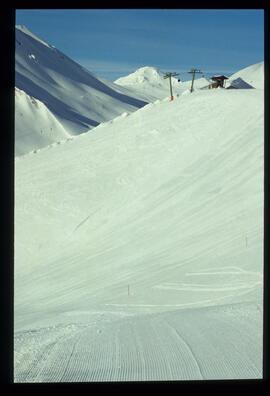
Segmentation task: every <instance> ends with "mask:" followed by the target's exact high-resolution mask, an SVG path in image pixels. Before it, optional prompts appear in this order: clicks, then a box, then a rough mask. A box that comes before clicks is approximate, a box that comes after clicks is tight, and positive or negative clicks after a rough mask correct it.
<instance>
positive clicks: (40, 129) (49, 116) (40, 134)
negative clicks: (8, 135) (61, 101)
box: [15, 88, 70, 156]
mask: <svg viewBox="0 0 270 396" xmlns="http://www.w3.org/2000/svg"><path fill="white" fill-rule="evenodd" d="M15 103H16V106H15V142H16V143H15V155H16V156H18V155H23V154H26V153H29V152H30V151H33V150H37V149H40V148H42V147H46V146H48V145H50V144H53V143H54V142H56V141H61V140H66V139H68V138H70V135H69V134H68V133H67V132H66V130H65V129H64V127H63V126H62V124H61V123H60V122H59V121H58V120H57V118H56V117H55V116H54V115H53V113H52V112H51V111H50V110H49V109H48V108H47V107H46V106H45V105H44V103H42V102H40V101H39V100H37V99H35V98H33V97H30V96H29V95H27V94H26V93H25V92H24V91H21V90H20V89H18V88H16V89H15Z"/></svg>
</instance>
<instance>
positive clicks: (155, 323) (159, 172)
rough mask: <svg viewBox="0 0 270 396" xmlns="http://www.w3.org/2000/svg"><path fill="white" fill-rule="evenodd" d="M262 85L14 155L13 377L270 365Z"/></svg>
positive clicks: (177, 375)
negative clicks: (265, 319)
mask: <svg viewBox="0 0 270 396" xmlns="http://www.w3.org/2000/svg"><path fill="white" fill-rule="evenodd" d="M263 100H264V98H263V91H261V90H256V89H251V90H211V91H210V90H205V91H203V90H202V91H196V92H194V93H193V94H191V95H183V96H180V97H179V98H177V99H176V100H175V101H173V102H170V101H168V100H164V101H156V102H155V103H154V104H152V103H151V104H149V105H147V106H145V107H143V108H142V109H140V110H138V111H136V112H133V113H132V114H130V115H128V114H127V113H124V114H122V116H120V117H118V118H116V119H114V120H112V121H109V122H106V123H103V124H100V125H99V126H98V127H96V128H95V129H94V130H93V132H94V133H92V132H91V133H88V134H82V135H79V136H77V137H75V138H74V139H73V140H72V141H67V142H66V143H63V144H60V145H56V146H54V147H48V148H44V149H42V150H40V151H39V152H38V153H36V154H34V153H33V154H29V155H26V156H24V157H18V158H17V159H16V172H15V175H16V188H15V194H16V199H15V202H16V206H15V381H16V382H46V381H47V382H58V381H60V382H61V381H65V382H68V381H73V382H76V381H117V380H119V381H129V380H138V381H140V380H170V379H177V380H181V379H187V380H188V379H192V380H197V379H217V378H218V379H235V378H261V377H262V282H263V273H262V270H263V155H264V147H263V132H264V119H263V111H264V110H263Z"/></svg>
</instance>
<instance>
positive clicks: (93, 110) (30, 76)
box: [16, 26, 146, 134]
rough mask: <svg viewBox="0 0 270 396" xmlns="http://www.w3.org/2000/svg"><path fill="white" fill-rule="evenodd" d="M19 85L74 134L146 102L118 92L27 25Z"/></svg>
mask: <svg viewBox="0 0 270 396" xmlns="http://www.w3.org/2000/svg"><path fill="white" fill-rule="evenodd" d="M16 86H17V87H18V88H19V89H20V90H23V91H25V92H26V93H27V94H28V95H30V96H32V97H35V98H37V99H39V100H40V101H42V102H43V103H44V104H45V105H46V106H47V107H48V109H49V110H50V111H51V112H52V113H53V115H54V116H55V117H56V118H57V119H58V121H59V122H61V124H62V125H63V127H64V128H65V129H66V131H67V132H68V133H70V134H79V133H81V132H86V131H87V130H89V129H91V128H92V127H94V126H97V125H98V124H99V123H100V122H104V121H108V120H110V119H112V118H114V117H116V116H118V115H119V114H121V113H122V112H126V111H128V112H132V111H134V110H136V109H137V108H139V107H142V106H144V105H145V104H146V103H145V102H143V101H141V100H138V99H135V98H133V97H130V96H127V95H125V94H122V93H121V92H117V91H115V90H114V89H113V88H111V87H110V86H108V85H106V83H105V82H104V81H100V80H99V79H98V78H96V77H94V75H92V74H91V73H90V72H89V71H88V70H86V69H85V68H83V67H82V66H80V65H79V64H77V63H76V62H74V61H73V60H72V59H70V58H69V57H67V56H66V55H64V54H63V53H62V52H61V51H59V50H57V49H56V48H55V47H53V46H51V45H49V44H47V43H46V42H44V41H43V40H41V39H39V38H38V37H36V36H35V35H34V34H33V33H31V32H29V30H28V29H27V28H25V27H24V26H17V27H16Z"/></svg>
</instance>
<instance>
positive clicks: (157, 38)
mask: <svg viewBox="0 0 270 396" xmlns="http://www.w3.org/2000/svg"><path fill="white" fill-rule="evenodd" d="M263 18H264V17H263V10H179V9H176V10H169V9H167V10H163V9H154V10H150V9H149V10H147V9H141V10H140V9H136V10H135V9H133V10H132V9H131V10H128V9H125V10H117V9H114V10H109V9H107V10H106V9H102V10H17V12H16V24H19V25H25V26H26V27H27V28H28V29H29V30H31V31H32V32H33V33H34V34H36V35H37V36H39V37H41V38H42V39H44V40H45V41H47V42H48V43H50V44H52V45H54V46H55V47H56V48H58V49H59V50H61V51H62V52H64V53H65V54H66V55H68V56H70V57H71V58H72V59H74V60H75V61H77V62H79V63H80V64H81V65H83V66H85V67H86V68H88V69H89V70H90V71H92V72H93V73H95V74H96V75H97V76H100V77H104V78H107V79H109V80H115V79H116V78H118V77H121V76H124V75H127V74H129V73H131V72H133V71H135V70H136V69H137V68H139V67H142V66H155V67H157V68H159V69H161V70H163V71H173V72H174V71H175V72H178V73H180V77H181V78H182V79H183V80H186V79H190V77H189V76H190V75H188V74H187V73H186V71H188V70H189V69H190V68H191V67H196V68H199V69H201V70H202V71H203V72H204V73H205V75H206V76H207V74H208V73H209V74H213V73H215V74H216V73H226V74H232V73H234V72H235V71H237V70H239V69H241V68H244V67H246V66H249V65H251V64H254V63H257V62H261V61H262V60H263V59H264V22H263Z"/></svg>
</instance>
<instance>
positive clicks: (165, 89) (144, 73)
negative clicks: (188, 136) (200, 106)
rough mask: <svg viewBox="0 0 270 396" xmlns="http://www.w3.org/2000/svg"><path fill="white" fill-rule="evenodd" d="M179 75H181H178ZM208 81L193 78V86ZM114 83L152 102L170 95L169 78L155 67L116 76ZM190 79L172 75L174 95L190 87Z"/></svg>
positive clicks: (146, 67)
mask: <svg viewBox="0 0 270 396" xmlns="http://www.w3.org/2000/svg"><path fill="white" fill-rule="evenodd" d="M180 77H181V76H180ZM207 83H208V81H207V80H206V79H204V78H199V79H197V80H195V85H194V88H195V89H196V88H201V87H202V86H205V85H206V84H207ZM115 84H117V85H120V86H121V87H124V88H126V89H128V90H129V91H127V92H130V95H131V94H133V96H135V97H137V98H140V99H142V100H146V101H148V102H154V101H155V100H159V99H164V98H166V97H170V86H169V80H168V79H164V74H163V73H162V72H161V71H160V70H158V69H157V68H155V67H150V66H145V67H141V68H139V69H138V70H136V71H135V72H134V73H131V74H129V75H128V76H125V77H121V78H118V79H117V80H115ZM190 86H191V81H185V82H181V81H180V82H178V79H177V78H175V77H172V88H173V94H174V96H178V95H180V94H182V93H183V92H184V91H185V90H187V89H190Z"/></svg>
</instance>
